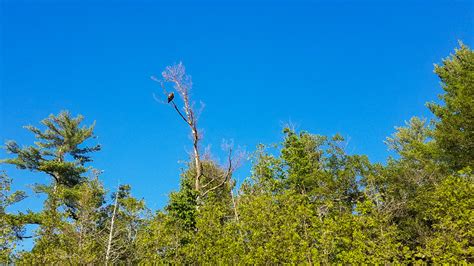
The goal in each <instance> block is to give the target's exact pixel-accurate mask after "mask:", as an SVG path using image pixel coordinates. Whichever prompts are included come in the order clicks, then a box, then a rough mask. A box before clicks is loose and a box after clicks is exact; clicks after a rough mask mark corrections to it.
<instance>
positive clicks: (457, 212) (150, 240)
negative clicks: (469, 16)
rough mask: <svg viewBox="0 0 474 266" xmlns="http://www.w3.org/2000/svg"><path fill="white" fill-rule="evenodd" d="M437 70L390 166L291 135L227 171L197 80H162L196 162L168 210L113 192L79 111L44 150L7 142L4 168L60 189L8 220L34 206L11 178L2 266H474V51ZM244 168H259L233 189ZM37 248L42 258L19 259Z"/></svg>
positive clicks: (47, 128)
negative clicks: (432, 88)
mask: <svg viewBox="0 0 474 266" xmlns="http://www.w3.org/2000/svg"><path fill="white" fill-rule="evenodd" d="M434 72H435V74H436V75H437V76H438V77H439V80H440V84H441V85H440V86H441V87H442V89H443V94H441V95H439V101H435V100H436V95H433V102H429V103H427V108H429V110H430V111H431V112H432V114H433V118H432V119H426V118H421V117H413V118H407V119H409V120H408V122H407V123H406V125H404V126H400V127H397V128H396V130H395V132H394V133H393V134H392V135H391V136H389V137H387V139H386V142H385V143H386V145H387V146H388V148H389V149H390V150H391V151H393V156H390V157H389V158H387V160H386V162H385V163H374V162H371V161H369V159H368V157H367V156H366V155H364V154H351V153H349V152H347V151H346V149H345V147H346V140H345V139H344V138H343V137H342V135H339V134H336V135H334V136H323V135H318V134H313V133H310V132H306V131H297V130H295V129H294V128H292V127H291V126H288V127H285V128H283V129H282V131H283V132H282V134H283V138H282V139H281V142H279V143H268V144H260V145H258V146H257V147H256V148H255V149H253V151H252V152H251V153H247V152H242V151H240V150H239V149H235V148H234V147H233V145H232V143H225V144H224V145H223V146H224V147H223V148H224V149H225V151H226V154H227V157H226V160H225V163H219V162H218V161H216V160H215V159H213V156H212V155H210V154H209V153H208V152H207V151H205V149H204V148H203V145H202V144H201V140H202V135H201V133H200V132H201V131H200V128H199V126H198V122H199V121H198V119H197V118H198V116H199V110H196V109H195V107H194V105H193V99H192V98H191V94H190V91H191V89H192V82H191V77H190V76H189V75H188V74H187V73H186V71H185V68H184V66H183V65H182V64H177V65H172V66H169V67H167V68H166V69H165V70H164V71H163V73H162V76H161V77H159V78H156V81H158V82H159V84H161V87H162V88H163V92H164V94H163V95H164V96H163V99H162V100H163V102H164V104H166V105H169V106H166V107H170V108H169V109H170V112H175V113H176V119H179V120H181V121H182V122H183V123H182V125H183V127H186V128H187V129H188V130H189V133H190V136H191V138H190V143H189V146H190V147H192V148H191V149H192V152H191V153H190V156H189V161H188V162H187V164H186V165H187V167H186V169H184V170H183V171H182V173H181V176H180V188H179V190H178V191H173V192H170V194H169V199H168V202H167V204H166V206H165V207H164V208H162V209H160V210H152V209H150V208H149V207H147V204H148V203H146V202H145V200H144V199H138V198H135V197H134V196H133V193H132V191H133V190H132V187H131V186H130V185H127V184H120V186H118V188H106V187H104V185H103V182H102V181H101V170H102V169H96V168H95V167H94V154H96V153H97V152H100V149H101V147H100V145H95V144H93V143H94V141H92V139H93V138H94V136H95V135H94V124H92V125H84V123H83V117H82V116H81V115H77V116H76V115H73V114H71V113H70V112H68V111H61V112H59V113H58V114H55V115H50V116H49V117H47V118H45V119H44V120H42V121H41V122H40V123H38V127H36V126H27V127H26V129H27V130H29V131H30V132H31V134H33V135H34V136H35V138H36V141H35V142H34V143H17V142H15V141H13V140H12V141H8V142H6V143H5V145H4V149H5V150H6V151H7V152H8V154H9V155H10V156H9V157H8V158H2V161H1V163H2V164H8V165H13V166H14V167H16V168H18V169H21V170H22V171H30V172H33V173H36V174H38V175H47V176H48V177H50V179H49V180H50V181H49V182H48V183H34V184H31V185H32V186H33V187H34V193H37V194H41V195H44V199H45V200H44V202H43V207H42V209H41V210H40V211H32V210H28V209H25V210H21V211H11V208H12V206H14V204H15V203H18V202H20V201H22V200H23V199H25V198H26V197H28V196H31V195H27V194H26V193H25V192H23V191H20V190H18V191H13V189H12V186H11V185H12V182H14V180H12V177H10V176H9V175H8V173H7V172H6V171H2V172H1V175H0V178H1V179H0V191H1V192H0V230H1V238H0V263H1V264H19V265H23V264H27V265H31V264H55V265H65V264H72V265H77V264H81V265H93V264H94V265H95V264H106V265H109V264H120V265H134V264H142V263H157V264H211V263H212V264H214V263H215V264H217V263H218V264H259V265H261V264H286V263H288V264H309V265H313V264H327V263H343V264H351V263H357V264H359V263H383V264H385V263H402V264H408V263H423V264H424V263H463V264H470V263H474V197H473V196H472V195H473V194H474V173H473V170H474V169H473V168H474V53H473V51H472V50H471V49H470V48H469V47H467V46H466V45H464V44H460V47H458V48H456V49H455V50H454V52H453V54H451V55H449V56H448V57H446V58H445V59H443V60H442V61H441V63H440V64H438V65H435V69H434ZM394 112H395V110H394ZM92 119H93V118H92ZM31 122H32V123H35V121H31ZM277 133H278V132H275V134H277ZM9 137H12V136H9ZM368 137H370V136H368ZM247 159H249V161H250V163H251V171H250V173H247V178H246V179H245V180H244V181H243V182H236V180H235V178H234V176H233V174H234V172H235V170H236V169H237V168H238V167H239V166H240V165H241V164H242V161H243V160H247ZM177 167H178V166H177ZM15 178H17V177H15ZM31 226H33V228H34V230H29V229H27V227H29V228H31ZM31 238H32V241H33V246H32V248H31V250H23V249H19V248H18V244H20V243H22V241H27V240H28V239H30V241H31Z"/></svg>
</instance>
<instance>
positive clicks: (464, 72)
mask: <svg viewBox="0 0 474 266" xmlns="http://www.w3.org/2000/svg"><path fill="white" fill-rule="evenodd" d="M435 73H436V74H437V75H438V76H439V78H440V79H441V82H442V88H443V90H444V91H445V93H444V94H442V95H441V96H440V98H441V100H443V102H444V105H441V104H436V103H429V104H428V107H429V108H430V110H431V111H432V112H433V114H434V115H436V117H437V118H438V119H439V121H438V122H437V123H436V129H435V131H434V138H435V139H436V143H437V145H438V146H439V148H440V149H441V150H442V151H443V154H442V155H443V158H444V159H445V160H446V161H447V162H448V163H449V164H450V166H451V169H452V171H454V172H456V171H458V170H461V169H462V168H464V167H467V166H471V167H472V166H473V165H474V53H473V51H472V50H471V49H470V48H469V47H467V46H466V45H464V44H462V43H461V47H460V48H459V49H456V50H455V53H454V54H453V55H451V56H450V57H449V58H446V59H444V60H443V64H442V65H436V66H435Z"/></svg>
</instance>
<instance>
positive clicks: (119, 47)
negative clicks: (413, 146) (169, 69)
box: [0, 0, 474, 209]
mask: <svg viewBox="0 0 474 266" xmlns="http://www.w3.org/2000/svg"><path fill="white" fill-rule="evenodd" d="M0 2H1V14H0V23H1V27H2V29H1V40H0V45H1V61H0V86H1V87H0V88H1V92H0V93H1V101H0V140H1V141H2V142H4V141H6V140H8V139H15V140H17V141H18V142H19V143H21V144H32V142H33V138H32V135H31V134H29V133H28V132H27V131H26V130H25V129H23V128H22V126H23V125H27V124H34V125H37V124H38V121H40V120H41V119H43V118H45V117H46V116H48V115H49V114H51V113H58V112H59V111H60V110H63V109H68V110H70V111H71V112H72V113H73V114H83V115H84V116H85V117H86V120H87V122H92V121H94V120H95V121H96V122H97V126H96V131H95V132H96V135H98V136H99V138H98V142H99V143H100V144H101V145H102V146H103V150H102V151H101V152H99V153H97V154H96V155H95V156H94V158H95V162H94V163H93V164H92V165H93V166H94V167H96V168H99V169H103V170H104V171H105V172H104V174H103V176H102V178H103V181H104V183H105V185H106V187H107V188H109V189H112V188H114V187H116V185H117V183H118V182H119V181H120V182H121V183H129V184H131V185H132V187H133V193H134V195H135V196H137V197H139V198H142V197H143V198H145V200H146V201H147V204H148V206H149V207H150V208H152V209H157V208H160V207H162V206H163V205H164V204H165V203H166V200H167V195H168V193H169V192H170V191H172V190H174V189H177V188H178V182H179V173H180V168H182V167H183V164H179V163H178V162H179V161H182V160H186V159H187V150H189V149H190V148H191V145H190V142H189V138H188V131H187V128H186V126H185V125H184V124H183V122H182V121H181V120H180V119H179V118H178V117H177V116H176V113H175V112H174V111H173V110H172V109H170V108H169V106H165V105H162V104H158V103H157V102H155V100H154V99H153V97H152V94H153V93H158V94H159V93H160V88H159V86H158V84H156V83H154V82H153V81H151V80H150V78H149V77H150V76H151V75H159V74H160V73H161V71H162V70H163V68H164V67H165V66H166V65H169V64H172V63H174V62H178V61H183V63H184V64H185V65H186V67H187V70H188V72H189V73H190V74H191V75H192V76H193V80H194V84H195V86H194V93H193V96H194V98H195V100H196V101H199V100H201V101H203V102H205V104H206V108H205V109H204V112H203V114H202V117H201V120H200V122H201V124H200V127H201V128H202V129H204V133H205V135H204V145H208V144H210V145H212V147H213V150H214V151H215V152H218V151H219V147H220V143H221V140H222V139H223V138H227V139H231V138H232V139H234V140H235V143H236V144H237V145H241V146H245V147H246V148H247V150H248V151H249V152H252V151H254V150H255V146H256V145H257V144H258V143H273V142H278V141H280V139H281V128H282V124H284V123H285V122H288V121H292V122H293V123H295V124H297V125H298V128H299V129H304V130H308V131H310V132H312V133H320V134H334V133H337V132H340V133H341V134H342V135H344V136H346V137H348V138H350V143H349V147H348V150H349V151H350V152H351V153H362V154H367V155H368V156H369V158H370V159H371V160H373V161H379V162H383V161H384V160H385V158H386V156H387V155H388V152H387V148H386V146H385V145H384V144H383V141H384V139H385V138H386V137H387V136H389V135H390V134H391V133H393V131H394V126H397V125H402V124H403V123H404V121H405V120H408V119H409V118H410V117H411V116H414V115H422V116H429V112H428V111H427V109H426V108H425V107H424V104H425V102H427V101H431V100H435V99H436V94H438V93H440V92H441V90H440V86H439V80H438V79H437V77H436V76H435V75H434V74H433V63H436V62H440V61H441V58H444V57H446V56H448V55H449V53H451V52H452V51H453V49H454V48H455V47H456V46H457V41H458V40H462V41H464V42H465V43H466V44H468V45H473V44H474V43H473V39H474V32H473V20H474V16H473V2H472V1H443V2H436V1H426V2H422V1H410V2H411V3H409V2H400V1H365V2H359V3H356V2H355V1H336V2H334V1H299V2H298V1H296V2H295V1H275V2H271V1H265V2H258V3H256V2H253V1H246V2H238V1H219V2H218V1H215V2H200V3H199V4H198V3H197V2H198V1H193V2H191V1H189V2H179V3H176V2H175V3H173V2H172V1H19V0H18V1H14V0H1V1H0ZM0 156H1V157H5V156H6V155H5V152H3V151H2V152H0ZM2 167H3V168H4V169H6V170H8V173H9V174H10V175H11V176H12V177H13V178H14V182H15V183H14V185H15V188H17V189H19V188H21V189H26V190H27V191H30V190H29V189H28V188H27V187H26V185H27V184H32V183H35V182H45V180H48V179H47V178H46V177H44V176H41V175H38V174H27V173H26V172H24V171H15V170H14V169H12V168H11V167H5V166H2ZM248 175H249V164H248V163H247V165H246V166H244V167H243V168H242V169H241V171H239V173H238V178H239V179H240V180H242V179H244V178H245V177H246V176H248ZM26 206H30V207H31V208H35V209H37V208H39V206H41V199H40V198H38V197H35V196H32V197H31V198H29V199H27V200H26V201H25V202H24V203H23V204H21V205H20V207H22V208H24V207H26Z"/></svg>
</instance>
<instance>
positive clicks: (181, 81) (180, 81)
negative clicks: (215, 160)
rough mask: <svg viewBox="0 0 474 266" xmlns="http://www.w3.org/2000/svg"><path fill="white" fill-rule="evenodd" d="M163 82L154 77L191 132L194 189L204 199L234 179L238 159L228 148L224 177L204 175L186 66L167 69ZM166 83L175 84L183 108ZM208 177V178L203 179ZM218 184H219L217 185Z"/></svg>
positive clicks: (176, 65) (190, 84)
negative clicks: (194, 172) (168, 89)
mask: <svg viewBox="0 0 474 266" xmlns="http://www.w3.org/2000/svg"><path fill="white" fill-rule="evenodd" d="M161 75H162V78H163V79H162V80H159V79H156V78H154V77H152V79H153V80H155V81H157V82H160V84H161V87H162V88H163V93H164V94H165V96H166V97H167V102H164V103H167V104H171V105H172V107H173V108H174V109H175V111H176V112H177V113H178V115H179V116H180V117H181V119H182V120H183V121H184V122H185V123H186V124H187V125H188V127H189V129H190V131H191V138H192V143H193V154H192V159H193V164H194V167H195V170H196V176H195V178H194V189H195V190H196V191H197V192H198V195H199V196H198V197H204V196H205V195H206V194H208V193H209V192H211V191H213V190H215V189H217V188H219V187H222V186H224V185H225V184H226V183H227V182H228V181H229V180H230V179H231V177H232V173H233V171H234V170H235V169H236V167H237V166H238V164H237V163H234V160H235V158H236V157H234V154H233V149H232V146H227V147H226V151H227V153H228V156H227V166H226V167H225V168H224V169H225V171H224V173H223V174H222V176H211V177H206V176H205V173H203V164H202V159H201V154H200V149H199V147H200V140H201V135H200V133H199V130H198V126H197V122H198V116H199V113H200V111H199V112H196V111H195V109H194V102H192V101H191V97H190V91H191V89H192V85H193V84H192V80H191V76H189V75H187V74H186V70H185V67H184V65H183V64H182V63H181V62H180V63H179V64H175V65H172V66H168V67H166V69H165V70H164V71H163V72H162V74H161ZM166 83H171V84H173V89H174V91H175V92H177V95H179V98H180V99H181V101H182V108H179V107H178V105H177V104H176V102H175V100H176V98H175V97H174V92H173V91H167V89H166V86H165V85H166ZM203 177H206V178H203ZM203 180H206V181H205V182H206V184H203V182H204V181H203ZM216 183H217V184H216Z"/></svg>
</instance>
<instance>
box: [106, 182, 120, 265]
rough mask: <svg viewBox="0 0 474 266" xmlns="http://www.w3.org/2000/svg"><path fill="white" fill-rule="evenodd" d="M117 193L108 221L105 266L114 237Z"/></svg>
mask: <svg viewBox="0 0 474 266" xmlns="http://www.w3.org/2000/svg"><path fill="white" fill-rule="evenodd" d="M118 191H119V190H118V189H117V193H116V194H115V203H114V210H113V212H112V218H111V221H110V229H109V238H108V239H107V250H106V253H105V265H107V264H108V263H109V260H110V253H111V250H112V238H113V235H114V225H115V215H116V213H117V207H118Z"/></svg>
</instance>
